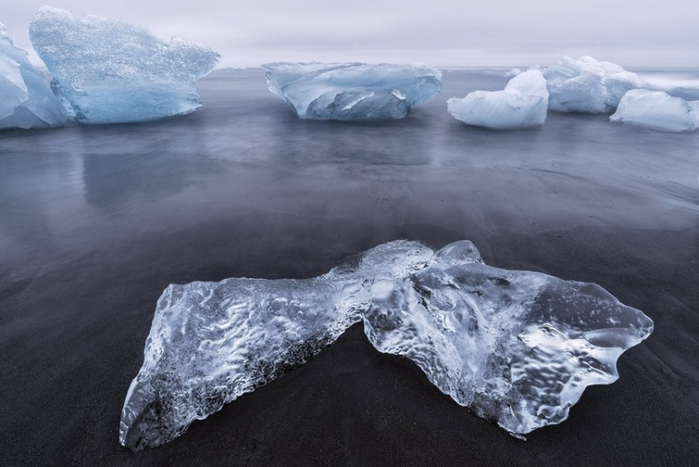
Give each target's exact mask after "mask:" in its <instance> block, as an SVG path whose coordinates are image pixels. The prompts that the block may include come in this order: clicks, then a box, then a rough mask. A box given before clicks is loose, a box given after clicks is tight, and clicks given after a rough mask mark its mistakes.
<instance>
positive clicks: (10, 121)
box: [0, 23, 66, 130]
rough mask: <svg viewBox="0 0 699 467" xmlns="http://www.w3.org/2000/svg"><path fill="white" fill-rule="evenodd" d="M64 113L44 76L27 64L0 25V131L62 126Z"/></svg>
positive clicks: (22, 54) (23, 56)
mask: <svg viewBox="0 0 699 467" xmlns="http://www.w3.org/2000/svg"><path fill="white" fill-rule="evenodd" d="M65 121H66V112H65V110H64V109H63V106H62V105H61V101H60V100H59V99H58V98H57V97H56V96H55V95H54V93H53V91H52V90H51V87H50V86H49V82H48V80H47V77H46V76H44V74H43V73H41V72H40V71H38V70H37V69H36V68H34V66H33V65H32V64H31V63H29V60H28V59H27V52H25V51H24V50H22V49H20V48H18V47H17V46H15V43H14V41H13V40H12V38H11V37H10V35H9V34H8V33H7V29H6V28H5V26H4V25H3V24H2V23H0V130H1V129H4V128H25V129H28V128H45V127H51V126H60V125H63V124H64V123H65Z"/></svg>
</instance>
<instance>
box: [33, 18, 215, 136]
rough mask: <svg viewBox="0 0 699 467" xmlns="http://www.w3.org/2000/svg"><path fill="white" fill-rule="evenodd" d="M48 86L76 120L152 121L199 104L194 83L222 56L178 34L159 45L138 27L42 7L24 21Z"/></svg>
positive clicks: (153, 37)
mask: <svg viewBox="0 0 699 467" xmlns="http://www.w3.org/2000/svg"><path fill="white" fill-rule="evenodd" d="M29 34H30V38H31V41H32V44H33V45H34V48H35V49H36V51H37V53H38V54H39V56H40V57H41V58H42V59H43V60H44V62H45V63H46V66H47V67H48V69H49V71H50V72H51V73H52V74H53V76H54V86H55V88H56V89H57V90H58V92H59V93H60V94H61V95H62V96H63V97H64V99H65V101H67V102H68V103H69V105H70V107H71V109H69V110H70V112H71V114H73V115H75V117H76V118H77V119H78V120H79V121H80V122H82V123H95V124H99V123H122V122H141V121H148V120H156V119H160V118H164V117H169V116H173V115H182V114H187V113H190V112H193V111H194V110H196V109H197V108H198V107H199V106H200V103H199V95H198V94H197V90H196V87H195V81H196V80H197V79H199V78H201V77H203V76H205V75H207V74H208V73H209V72H210V71H211V70H212V69H213V68H214V66H215V65H216V64H217V63H218V61H219V59H220V56H219V55H218V54H217V53H216V52H214V51H212V50H210V49H206V48H203V47H200V46H198V45H195V44H191V43H188V42H185V41H184V40H182V39H177V38H173V39H172V40H171V41H170V42H169V43H165V42H163V41H161V40H159V39H158V38H157V37H155V36H153V35H152V34H151V33H150V32H149V31H148V30H146V29H145V28H143V27H141V26H137V25H133V24H129V23H125V22H121V21H116V20H111V19H103V18H100V17H97V16H85V17H82V18H80V17H74V16H73V15H72V14H71V13H70V12H68V11H66V10H61V9H58V8H53V7H42V8H41V9H39V12H38V13H37V16H36V18H35V19H34V21H32V23H31V24H30V26H29Z"/></svg>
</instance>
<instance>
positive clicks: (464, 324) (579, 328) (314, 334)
mask: <svg viewBox="0 0 699 467" xmlns="http://www.w3.org/2000/svg"><path fill="white" fill-rule="evenodd" d="M360 320H363V321H364V329H365V332H366V335H367V337H368V338H369V340H370V341H371V342H372V344H373V345H374V346H375V347H376V348H377V349H378V350H379V351H382V352H387V353H392V354H396V355H404V356H406V357H408V358H410V359H411V360H413V361H414V362H415V363H416V364H417V365H418V366H419V367H420V368H421V369H422V370H423V371H424V372H425V373H426V374H427V376H428V378H429V379H430V381H432V382H433V383H434V384H435V385H436V386H437V387H438V388H439V389H440V390H442V391H443V392H445V393H446V394H448V395H450V396H451V397H452V398H453V399H454V400H455V401H457V402H458V403H459V404H461V405H465V406H468V407H471V408H472V409H473V410H474V411H475V412H476V413H477V414H478V415H480V416H482V417H485V418H488V419H492V420H495V421H497V423H498V424H499V425H500V426H502V427H503V428H505V429H506V430H508V431H510V432H511V433H513V434H524V433H528V432H530V431H531V430H533V429H535V428H538V427H541V426H544V425H548V424H552V423H560V422H561V421H563V420H565V418H566V417H567V416H568V410H569V409H570V407H571V406H572V405H573V404H575V402H576V401H577V400H578V399H579V398H580V395H581V394H582V392H583V390H584V389H585V387H586V386H588V385H591V384H609V383H611V382H613V381H614V380H616V379H617V377H618V375H617V372H616V360H617V358H618V357H619V355H621V353H622V352H623V351H624V350H626V349H628V348H629V347H632V346H634V345H636V344H638V343H639V342H641V341H642V340H643V339H645V338H646V337H647V336H648V335H649V334H650V333H651V331H652V329H653V322H652V321H651V320H650V319H649V318H648V317H647V316H645V315H644V314H643V313H642V312H640V311H639V310H636V309H634V308H630V307H627V306H624V305H623V304H621V303H619V302H618V301H617V300H616V299H615V298H614V297H612V296H611V295H610V294H609V293H607V292H606V291H605V290H604V289H602V288H601V287H599V286H597V285H594V284H585V283H580V282H570V281H563V280H561V279H557V278H555V277H551V276H547V275H545V274H540V273H535V272H526V271H507V270H503V269H497V268H493V267H490V266H486V265H485V264H483V261H482V260H481V258H480V255H479V253H478V250H477V249H476V248H475V246H474V245H473V244H472V243H471V242H468V241H461V242H456V243H453V244H451V245H447V246H446V247H444V248H442V249H441V250H439V251H438V252H436V253H434V252H433V250H431V249H429V248H427V247H426V246H424V245H422V244H420V243H417V242H407V241H396V242H391V243H387V244H384V245H380V246H378V247H376V248H374V249H372V250H369V251H368V252H366V253H365V254H364V255H363V256H362V257H361V258H360V259H359V260H356V261H354V262H348V263H346V264H344V265H341V266H338V267H336V268H334V269H333V270H331V271H330V272H329V273H327V274H325V275H323V276H320V277H317V278H312V279H305V280H261V279H227V280H224V281H222V282H218V283H214V282H193V283H191V284H187V285H170V286H169V287H168V288H167V289H166V290H165V292H164V293H163V295H162V296H161V297H160V299H159V300H158V305H157V309H156V312H155V317H154V319H153V325H152V327H151V331H150V335H149V336H148V340H147V342H146V349H145V358H144V363H143V366H142V368H141V370H140V372H139V373H138V375H137V376H136V378H135V379H134V380H133V382H132V383H131V387H130V388H129V391H128V394H127V396H126V401H125V403H124V409H123V411H122V416H121V425H120V434H119V440H120V442H121V444H123V445H125V446H128V447H130V448H131V449H134V450H139V449H143V448H145V447H154V446H158V445H160V444H163V443H166V442H168V441H170V440H172V439H174V438H175V437H177V436H179V435H180V434H182V433H183V432H184V430H186V428H187V426H189V424H190V423H191V422H192V421H194V420H197V419H203V418H205V417H207V416H208V415H210V414H211V413H213V412H215V411H217V410H219V409H220V408H221V407H222V406H223V405H224V404H226V403H228V402H230V401H232V400H234V399H235V398H237V397H238V396H240V395H241V394H243V393H246V392H250V391H252V390H254V389H255V388H256V387H259V386H261V385H263V384H266V383H268V382H269V381H271V380H273V379H274V378H275V377H277V376H279V375H280V374H282V373H283V372H284V371H286V370H288V369H290V368H292V367H294V366H296V365H300V364H302V363H304V362H305V361H306V360H307V359H308V358H309V357H311V356H312V355H314V354H316V353H317V352H319V351H320V350H321V349H322V348H324V347H325V346H327V345H330V344H331V343H332V342H334V341H335V340H336V339H337V337H338V336H339V335H340V334H342V332H344V331H345V329H347V328H348V327H349V326H350V325H351V324H352V323H354V322H357V321H360Z"/></svg>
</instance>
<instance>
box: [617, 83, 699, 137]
mask: <svg viewBox="0 0 699 467" xmlns="http://www.w3.org/2000/svg"><path fill="white" fill-rule="evenodd" d="M609 120H610V121H612V122H616V123H627V124H631V125H639V126H643V127H646V128H651V129H654V130H662V131H672V132H681V131H694V130H696V129H697V128H699V101H686V100H684V99H682V98H680V97H673V96H670V95H669V94H667V93H665V92H663V91H650V90H647V89H634V90H632V91H629V92H627V93H626V94H625V95H624V97H623V98H622V99H621V103H620V104H619V108H618V109H617V111H616V113H614V115H612V116H611V117H609Z"/></svg>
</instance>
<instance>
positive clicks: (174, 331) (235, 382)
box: [119, 242, 432, 450]
mask: <svg viewBox="0 0 699 467" xmlns="http://www.w3.org/2000/svg"><path fill="white" fill-rule="evenodd" d="M431 255H432V250H430V249H429V248H427V247H425V246H423V245H421V244H419V243H413V242H394V243H391V244H388V245H381V246H378V247H376V248H374V249H372V250H370V251H369V252H367V253H366V254H365V255H364V257H363V258H362V259H361V260H360V261H359V262H358V263H357V264H346V265H344V266H342V267H338V268H335V269H333V270H331V271H330V272H329V273H327V274H325V275H323V276H320V277H316V278H313V279H306V280H261V279H227V280H224V281H222V282H218V283H214V282H193V283H191V284H187V285H170V286H169V287H168V288H167V289H165V291H164V292H163V294H162V296H161V297H160V299H159V300H158V305H157V308H156V312H155V317H154V318H153V325H152V327H151V331H150V335H149V336H148V340H147V342H146V349H145V359H144V363H143V367H142V368H141V371H140V372H139V373H138V376H136V378H135V379H134V381H133V382H132V383H131V387H130V388H129V392H128V394H127V396H126V402H125V404H124V409H123V411H122V416H121V425H120V433H119V440H120V442H121V444H123V445H125V446H128V447H130V448H132V449H135V450H139V449H142V448H144V447H153V446H157V445H160V444H163V443H166V442H168V441H170V440H172V439H174V438H176V437H177V436H179V435H180V434H181V433H182V432H183V431H184V430H185V429H186V428H187V426H189V424H190V423H191V422H192V421H194V420H196V419H203V418H205V417H207V416H208V415H210V414H211V413H213V412H215V411H217V410H219V409H220V408H221V407H222V406H223V405H224V404H226V403H228V402H230V401H232V400H234V399H236V398H237V397H239V396H240V395H242V394H244V393H246V392H250V391H253V390H254V389H255V388H257V387H259V386H262V385H264V384H265V383H267V382H269V381H271V380H273V379H274V378H276V377H277V376H279V375H280V374H282V373H284V372H285V371H286V370H288V369H289V368H292V367H294V366H297V365H300V364H302V363H304V362H305V361H306V360H307V359H308V358H309V357H310V356H312V355H314V354H316V353H318V352H319V351H320V350H321V349H322V348H324V347H325V346H327V345H329V344H331V343H332V342H334V341H335V339H337V337H339V336H340V334H342V333H343V332H344V331H345V329H347V327H349V326H350V325H351V324H352V323H355V322H357V321H359V320H360V319H361V315H360V313H361V311H363V310H366V309H368V308H369V303H370V301H371V296H370V288H369V285H370V284H371V282H372V281H373V280H375V279H374V278H376V280H381V279H387V280H391V279H392V278H394V277H405V276H407V275H408V274H409V273H410V271H411V268H412V266H413V265H415V264H422V263H424V262H425V261H427V260H428V259H429V258H430V256H431Z"/></svg>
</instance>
